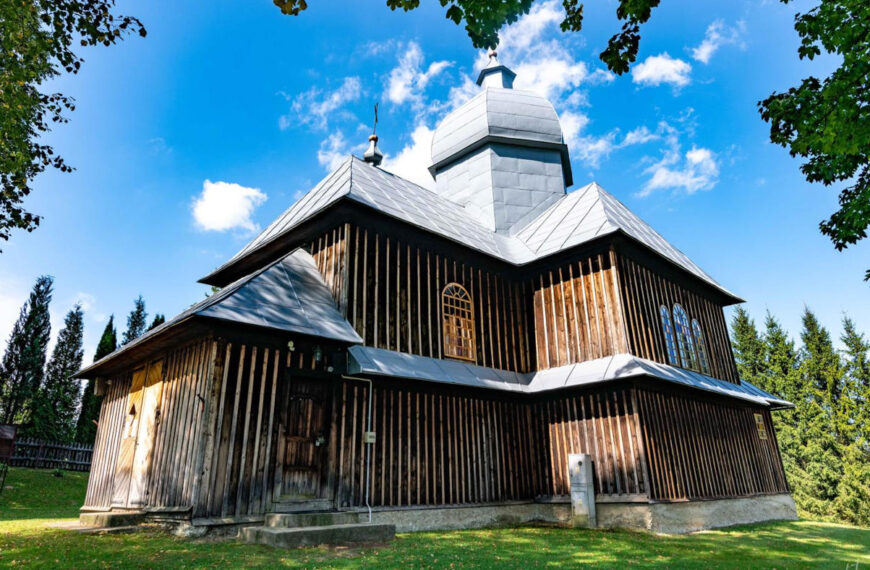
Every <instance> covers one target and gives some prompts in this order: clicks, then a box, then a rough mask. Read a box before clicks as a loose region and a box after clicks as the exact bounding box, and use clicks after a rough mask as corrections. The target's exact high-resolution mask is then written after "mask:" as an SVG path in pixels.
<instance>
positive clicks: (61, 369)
mask: <svg viewBox="0 0 870 570" xmlns="http://www.w3.org/2000/svg"><path fill="white" fill-rule="evenodd" d="M83 334H84V316H83V314H82V308H81V306H79V305H76V306H75V307H73V309H72V310H71V311H69V312H68V313H67V314H66V318H65V319H64V326H63V328H62V329H61V330H60V333H58V335H57V342H56V343H55V345H54V350H53V351H52V353H51V360H49V362H48V366H47V367H46V372H45V381H44V382H43V384H42V386H40V388H39V390H38V391H37V394H36V397H35V398H34V401H33V410H32V414H31V418H30V423H29V424H28V425H27V426H26V427H25V429H24V433H23V435H26V436H28V437H33V438H36V439H41V440H45V441H59V442H63V443H69V442H71V441H72V440H73V439H74V436H75V427H76V412H77V410H78V405H79V398H80V392H81V385H80V384H79V381H78V380H76V379H75V378H73V377H72V376H73V374H75V373H76V372H78V370H79V369H80V368H81V366H82V356H83V351H82V336H83Z"/></svg>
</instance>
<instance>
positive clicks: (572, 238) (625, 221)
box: [202, 156, 740, 300]
mask: <svg viewBox="0 0 870 570" xmlns="http://www.w3.org/2000/svg"><path fill="white" fill-rule="evenodd" d="M342 199H347V200H351V201H353V202H356V203H359V204H364V205H366V206H368V207H370V208H373V209H374V210H376V211H379V212H382V213H384V214H386V215H389V216H391V217H393V218H396V219H398V220H400V221H403V222H406V223H408V224H411V225H413V226H416V227H418V228H420V229H423V230H425V231H427V232H431V233H433V234H436V235H439V236H442V237H444V238H447V239H449V240H452V241H454V242H457V243H459V244H462V245H464V246H466V247H471V248H473V249H476V250H478V251H480V252H482V253H484V254H487V255H489V256H492V257H495V258H497V259H500V260H502V261H505V262H508V263H513V264H515V265H523V264H526V263H529V262H532V261H535V260H537V259H541V258H544V257H546V256H548V255H551V254H553V253H557V252H559V251H562V250H565V249H567V248H570V247H573V246H576V245H580V244H583V243H585V242H588V241H591V240H593V239H595V238H598V237H601V236H604V235H608V234H613V233H616V232H622V233H624V234H625V235H627V236H629V237H630V238H632V239H634V240H635V241H637V242H639V243H641V244H643V245H645V246H646V247H648V248H650V249H651V250H653V251H654V252H656V253H658V254H659V255H661V256H662V257H664V258H666V259H668V260H670V261H671V262H673V263H675V264H676V265H678V266H680V267H682V268H683V269H685V270H686V271H688V272H689V273H691V274H693V275H695V276H696V277H698V278H699V279H701V280H702V281H704V282H706V283H708V284H709V285H711V286H713V287H715V288H716V289H718V290H720V291H721V292H723V293H725V294H726V295H728V296H729V297H732V298H734V299H735V300H740V299H739V297H737V296H736V295H734V294H733V293H731V292H730V291H728V290H727V289H725V288H724V287H723V286H722V285H720V284H719V283H718V282H716V280H714V279H713V278H712V277H710V276H709V275H708V274H707V273H706V272H704V271H703V270H702V269H701V268H700V267H698V266H697V265H695V264H694V263H693V262H692V261H691V260H690V259H689V258H688V257H687V256H686V255H685V254H684V253H682V252H681V251H680V250H678V249H677V248H675V247H674V246H673V245H671V244H670V243H668V242H667V240H665V239H664V238H663V237H662V236H661V235H660V234H659V233H658V232H656V231H655V230H654V229H652V228H651V227H650V226H649V225H648V224H647V223H646V222H644V221H643V220H641V219H640V218H639V217H638V216H636V215H635V214H634V213H632V212H631V211H630V210H629V209H628V208H627V207H626V206H625V205H624V204H622V203H621V202H620V201H619V200H617V199H616V198H615V197H614V196H613V195H611V194H609V193H608V192H606V191H605V190H604V189H603V188H601V186H599V185H598V184H597V183H594V182H593V183H591V184H587V185H586V186H584V187H582V188H579V189H577V190H574V191H573V192H569V193H568V194H566V195H565V196H564V197H562V198H560V199H559V200H558V201H556V202H555V203H554V204H553V205H552V206H550V207H549V208H548V209H547V210H545V211H544V212H543V213H541V214H540V215H539V216H537V217H536V218H535V219H534V220H532V221H531V222H529V223H528V224H527V225H526V226H525V227H523V228H522V229H521V230H519V231H518V232H517V233H516V234H515V235H513V236H509V235H505V234H499V233H496V232H494V231H491V230H489V229H488V228H485V227H483V226H482V225H481V224H480V223H479V222H478V221H477V220H476V219H475V218H473V217H472V216H471V215H470V214H469V213H467V212H466V211H465V209H464V208H462V206H460V205H458V204H456V203H454V202H452V201H450V200H448V199H446V198H444V197H442V196H439V195H438V194H436V193H435V192H432V191H431V190H427V189H425V188H423V187H421V186H418V185H416V184H414V183H413V182H410V181H408V180H405V179H404V178H401V177H399V176H396V175H395V174H391V173H389V172H387V171H385V170H382V169H381V168H378V167H375V166H372V165H370V164H366V163H365V162H363V161H362V160H361V159H359V158H357V157H354V156H351V157H349V158H348V159H347V160H346V161H345V162H344V163H342V165H341V166H339V167H338V168H337V169H336V170H335V171H333V172H332V173H331V174H329V175H328V176H327V177H326V178H324V179H323V180H322V181H321V182H320V183H319V184H318V185H317V186H315V187H314V188H313V189H312V190H311V191H310V192H308V193H307V194H305V195H304V196H303V197H302V198H300V199H299V200H298V201H297V202H296V203H294V204H293V205H292V206H290V208H288V209H287V210H286V211H285V212H284V213H283V214H282V215H281V216H279V217H278V219H276V220H275V221H274V222H273V223H272V224H270V225H269V227H267V228H266V229H265V230H263V232H262V233H261V234H260V235H258V236H257V237H256V238H254V239H253V240H252V241H251V242H250V243H249V244H248V245H246V246H245V247H244V248H242V250H241V251H239V252H238V253H237V254H236V255H235V256H233V257H232V259H230V260H229V261H227V262H226V263H225V264H224V265H222V266H221V267H220V268H218V269H216V270H215V271H214V272H212V274H210V275H209V276H206V277H204V278H203V279H202V281H203V282H209V279H210V277H212V276H213V275H215V274H217V273H219V272H221V271H223V270H224V269H226V268H227V267H229V266H231V265H233V264H235V263H236V262H238V261H239V260H241V259H242V258H244V257H246V256H247V255H248V254H250V253H252V252H254V251H255V250H258V249H259V248H261V247H263V246H265V245H266V244H268V243H270V242H272V241H273V240H275V239H277V238H278V237H280V236H283V235H285V234H287V233H288V232H291V231H292V230H293V229H294V228H296V227H297V226H298V225H299V224H301V223H303V222H304V221H307V220H309V219H311V218H313V217H314V216H316V215H317V214H319V213H320V212H322V211H323V210H324V209H325V208H327V207H328V206H330V205H332V204H334V203H336V202H337V201H339V200H342Z"/></svg>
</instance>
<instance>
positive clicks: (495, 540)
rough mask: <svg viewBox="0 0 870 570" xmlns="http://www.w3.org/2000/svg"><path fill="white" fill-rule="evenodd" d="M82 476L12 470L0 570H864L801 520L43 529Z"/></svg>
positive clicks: (832, 529) (67, 510)
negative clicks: (358, 536) (263, 529)
mask: <svg viewBox="0 0 870 570" xmlns="http://www.w3.org/2000/svg"><path fill="white" fill-rule="evenodd" d="M86 484H87V474H81V473H65V474H64V477H63V478H57V477H54V476H53V474H52V472H51V471H37V470H28V469H11V470H10V472H9V477H8V478H7V480H6V489H5V490H4V491H3V493H2V494H0V566H2V567H9V566H14V567H19V566H41V567H42V566H54V567H64V568H69V567H77V568H81V567H134V568H136V567H186V568H200V567H201V568H206V567H218V566H228V567H240V566H254V567H276V566H283V567H320V568H324V567H339V568H357V567H379V568H428V567H448V568H492V567H499V568H536V567H546V566H560V567H568V566H576V565H578V564H584V563H587V564H591V565H594V566H598V567H625V566H633V567H648V566H668V567H686V568H710V567H713V568H733V567H737V568H747V567H771V568H788V567H827V568H839V569H845V568H847V567H851V568H855V567H856V563H857V564H858V566H857V567H858V568H861V567H867V568H870V529H859V528H854V527H848V526H841V525H835V524H828V523H819V522H810V521H800V522H793V523H772V524H763V525H753V526H744V527H736V528H732V529H728V530H723V531H714V532H705V533H698V534H693V535H688V536H672V537H671V536H669V537H662V536H652V535H648V534H644V533H636V532H625V531H587V530H572V529H566V528H552V527H542V526H526V527H520V528H500V529H489V530H476V531H452V532H427V533H418V534H403V535H399V536H398V537H397V538H396V540H395V541H394V542H392V543H390V544H388V545H382V546H366V547H362V548H325V547H321V548H306V549H300V550H274V549H271V548H269V547H265V546H253V545H247V544H242V543H240V542H237V541H235V540H208V539H197V540H193V539H183V538H176V537H173V536H171V535H169V534H166V533H162V532H157V531H149V532H137V533H133V534H113V535H112V534H106V535H86V534H80V533H76V532H73V531H69V530H62V529H57V528H52V527H50V526H48V525H49V524H50V523H56V522H60V521H62V520H64V519H67V520H69V519H75V518H76V517H77V515H78V508H79V507H80V506H81V503H82V500H83V498H84V491H85V486H86Z"/></svg>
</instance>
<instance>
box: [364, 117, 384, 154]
mask: <svg viewBox="0 0 870 570" xmlns="http://www.w3.org/2000/svg"><path fill="white" fill-rule="evenodd" d="M377 130H378V103H375V122H374V124H373V125H372V134H371V135H369V148H368V150H366V151H365V154H363V160H365V161H366V162H368V163H369V164H374V165H375V166H378V165H379V164H380V163H381V161H382V160H383V159H384V153H382V152H381V149H379V148H378V135H377Z"/></svg>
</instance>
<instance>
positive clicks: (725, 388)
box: [348, 346, 794, 408]
mask: <svg viewBox="0 0 870 570" xmlns="http://www.w3.org/2000/svg"><path fill="white" fill-rule="evenodd" d="M349 353H350V356H351V359H350V362H349V369H348V370H349V372H350V373H351V374H366V375H372V376H391V377H399V378H411V379H416V380H425V381H430V382H439V383H446V384H458V385H462V386H470V387H474V388H492V389H497V390H505V391H509V392H521V393H526V394H536V393H541V392H547V391H550V390H557V389H560V388H569V387H575V386H586V385H592V384H598V383H601V382H612V381H616V380H624V379H629V378H637V377H643V376H649V377H653V378H657V379H659V380H665V381H667V382H671V383H674V384H681V385H683V386H688V387H691V388H695V389H698V390H704V391H706V392H712V393H715V394H719V395H722V396H727V397H731V398H737V399H740V400H745V401H749V402H753V403H755V404H759V405H763V406H769V407H772V408H790V407H794V406H793V405H792V404H791V403H790V402H787V401H785V400H782V399H780V398H777V397H776V396H774V395H772V394H768V393H767V392H765V391H764V390H761V389H760V388H757V387H756V386H753V385H752V384H749V383H748V382H741V383H740V384H732V383H731V382H726V381H724V380H718V379H716V378H711V377H709V376H705V375H703V374H700V373H698V372H693V371H691V370H684V369H682V368H676V367H673V366H668V365H665V364H659V363H656V362H652V361H651V360H646V359H643V358H638V357H637V356H634V355H631V354H617V355H615V356H609V357H605V358H599V359H596V360H590V361H587V362H580V363H577V364H569V365H567V366H560V367H558V368H550V369H548V370H541V371H538V372H530V373H526V374H520V373H516V372H508V371H504V370H496V369H493V368H486V367H483V366H477V365H474V364H466V363H462V362H458V361H452V360H438V359H435V358H428V357H425V356H415V355H410V354H403V353H398V352H393V351H390V350H386V349H382V348H372V347H367V346H352V347H350V348H349Z"/></svg>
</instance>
